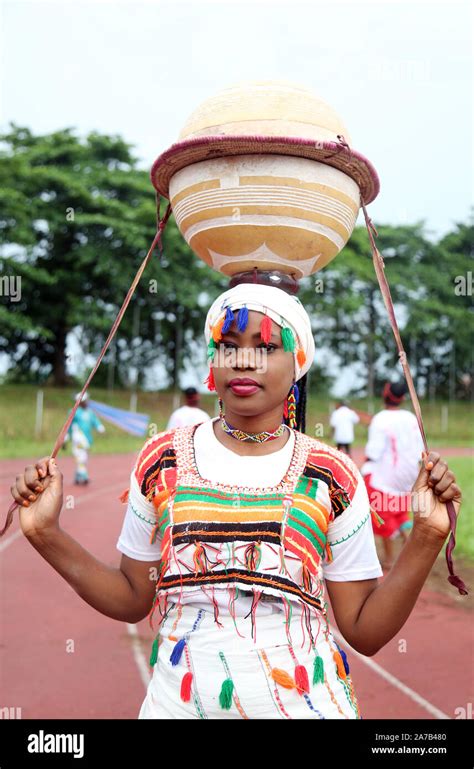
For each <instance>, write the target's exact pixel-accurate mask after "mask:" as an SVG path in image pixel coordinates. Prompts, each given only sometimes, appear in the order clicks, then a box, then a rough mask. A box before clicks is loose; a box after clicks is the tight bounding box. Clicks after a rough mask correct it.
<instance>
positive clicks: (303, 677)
mask: <svg viewBox="0 0 474 769" xmlns="http://www.w3.org/2000/svg"><path fill="white" fill-rule="evenodd" d="M295 681H296V686H297V687H298V692H299V694H302V693H303V692H306V693H307V694H309V678H308V671H307V670H306V668H305V666H304V665H297V666H296V667H295Z"/></svg>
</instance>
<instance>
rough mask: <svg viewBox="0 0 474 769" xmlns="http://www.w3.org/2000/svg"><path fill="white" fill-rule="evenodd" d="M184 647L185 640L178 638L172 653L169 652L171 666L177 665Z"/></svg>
mask: <svg viewBox="0 0 474 769" xmlns="http://www.w3.org/2000/svg"><path fill="white" fill-rule="evenodd" d="M185 646H186V639H185V638H180V640H179V641H178V643H177V644H175V647H174V649H173V651H172V652H171V656H170V662H171V664H172V665H178V664H179V661H180V659H181V657H182V656H183V652H184V647H185Z"/></svg>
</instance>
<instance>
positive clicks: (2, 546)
mask: <svg viewBox="0 0 474 769" xmlns="http://www.w3.org/2000/svg"><path fill="white" fill-rule="evenodd" d="M112 489H123V483H120V484H118V483H113V484H112V485H111V486H102V488H101V489H96V490H95V491H90V492H89V493H88V494H83V495H82V496H80V497H78V498H77V500H76V501H75V503H74V507H73V508H63V510H62V512H61V515H64V510H65V509H66V510H71V509H72V510H75V509H76V507H78V506H79V505H82V503H83V502H87V500H88V499H91V498H93V497H98V496H99V495H100V494H102V493H103V492H104V493H105V492H106V491H112ZM64 496H71V495H70V494H69V495H67V494H65V495H64ZM117 501H118V499H117ZM22 535H23V532H22V530H21V527H20V528H19V529H17V530H16V531H15V532H14V534H10V536H9V537H7V539H2V540H0V553H3V551H4V550H6V549H7V547H8V546H9V545H11V544H13V542H14V541H15V540H16V539H18V537H21V536H22Z"/></svg>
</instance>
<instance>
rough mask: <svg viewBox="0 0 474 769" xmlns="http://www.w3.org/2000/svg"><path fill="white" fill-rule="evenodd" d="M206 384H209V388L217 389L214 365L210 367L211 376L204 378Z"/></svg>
mask: <svg viewBox="0 0 474 769" xmlns="http://www.w3.org/2000/svg"><path fill="white" fill-rule="evenodd" d="M204 384H207V389H208V390H211V391H212V390H215V389H216V383H215V382H214V372H213V370H212V366H211V367H210V368H209V376H208V377H207V379H205V380H204Z"/></svg>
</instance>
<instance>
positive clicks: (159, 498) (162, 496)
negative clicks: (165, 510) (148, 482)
mask: <svg viewBox="0 0 474 769" xmlns="http://www.w3.org/2000/svg"><path fill="white" fill-rule="evenodd" d="M169 495H170V490H169V489H163V491H160V492H158V494H154V496H153V505H154V507H155V509H156V510H158V509H159V508H160V507H161V505H162V504H163V502H165V501H166V500H167V499H168V497H169Z"/></svg>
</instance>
